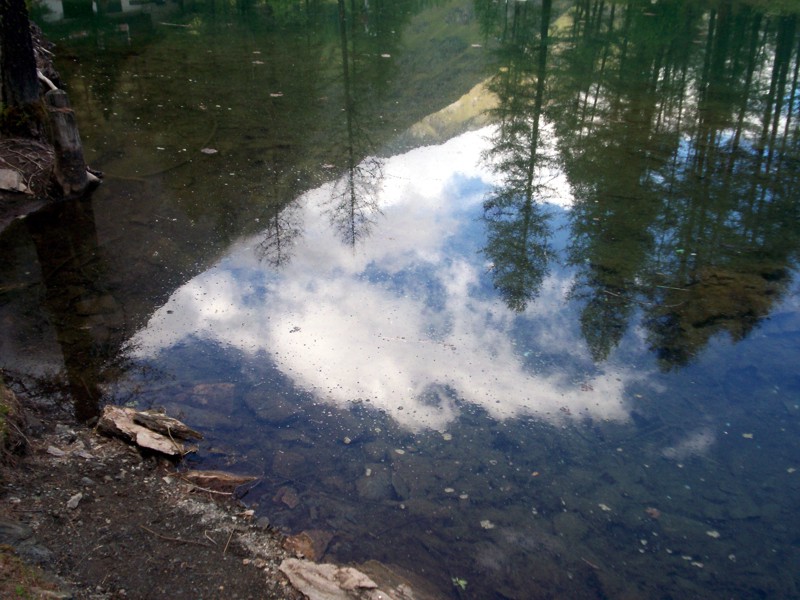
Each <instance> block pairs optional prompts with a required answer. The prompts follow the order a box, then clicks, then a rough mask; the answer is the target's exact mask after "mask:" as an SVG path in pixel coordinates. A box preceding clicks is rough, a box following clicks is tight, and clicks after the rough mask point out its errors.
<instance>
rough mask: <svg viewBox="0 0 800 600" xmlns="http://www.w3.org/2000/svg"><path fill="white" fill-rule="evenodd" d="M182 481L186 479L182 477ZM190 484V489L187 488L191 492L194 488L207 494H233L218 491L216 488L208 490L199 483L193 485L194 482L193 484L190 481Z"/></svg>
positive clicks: (231, 493)
mask: <svg viewBox="0 0 800 600" xmlns="http://www.w3.org/2000/svg"><path fill="white" fill-rule="evenodd" d="M184 481H186V480H185V479H184ZM190 485H191V486H192V489H191V490H189V491H191V492H193V491H195V490H200V491H201V492H208V493H209V494H219V495H220V496H232V495H233V492H218V491H217V490H210V489H208V488H204V487H201V486H199V485H195V484H193V483H191V482H190Z"/></svg>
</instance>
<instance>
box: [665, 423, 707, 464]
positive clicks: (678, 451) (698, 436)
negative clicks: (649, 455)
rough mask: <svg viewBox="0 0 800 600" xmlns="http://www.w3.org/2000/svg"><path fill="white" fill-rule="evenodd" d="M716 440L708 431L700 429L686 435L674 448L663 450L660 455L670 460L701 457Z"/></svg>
mask: <svg viewBox="0 0 800 600" xmlns="http://www.w3.org/2000/svg"><path fill="white" fill-rule="evenodd" d="M716 439H717V438H716V435H715V434H714V432H713V431H711V430H710V429H707V428H704V429H700V430H697V431H693V432H691V433H689V434H687V435H686V437H685V438H683V439H682V440H680V441H679V442H678V443H677V444H675V445H674V446H670V447H668V448H664V450H662V451H661V454H662V455H663V456H664V457H665V458H669V459H671V460H684V459H686V458H689V457H692V456H699V455H703V454H706V453H707V452H708V450H709V448H711V446H712V445H713V443H714V442H715V441H716Z"/></svg>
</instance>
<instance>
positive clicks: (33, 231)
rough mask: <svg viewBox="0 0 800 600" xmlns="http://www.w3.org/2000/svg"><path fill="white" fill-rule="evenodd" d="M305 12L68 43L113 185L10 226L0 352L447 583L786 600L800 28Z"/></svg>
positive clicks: (724, 13)
mask: <svg viewBox="0 0 800 600" xmlns="http://www.w3.org/2000/svg"><path fill="white" fill-rule="evenodd" d="M276 6H277V5H276ZM293 7H294V5H293V4H291V3H287V4H286V5H285V6H284V5H281V10H274V11H273V12H268V11H264V10H261V9H258V7H255V8H253V9H252V11H253V12H250V13H247V12H245V16H244V17H239V16H237V14H236V13H234V12H226V11H225V10H221V9H220V10H219V12H218V13H216V14H215V15H214V16H209V13H207V12H204V11H203V10H201V9H200V7H194V8H193V9H190V10H186V11H184V12H180V11H177V10H176V11H175V12H174V13H173V14H169V20H168V19H167V17H166V16H161V15H160V14H156V13H155V12H153V13H152V15H151V18H150V20H149V21H148V22H149V23H150V28H145V29H143V30H142V31H143V32H146V35H145V33H138V32H137V30H136V29H135V28H134V29H133V34H132V35H131V40H132V41H131V44H133V46H132V47H133V50H130V49H129V48H128V47H127V46H125V44H122V45H121V46H122V49H117V50H114V51H112V52H109V53H108V54H105V53H98V52H97V51H96V50H94V49H91V48H88V49H87V48H83V49H81V47H80V46H79V45H78V46H70V47H72V48H74V50H73V51H74V52H75V56H76V57H78V62H77V63H76V64H77V65H79V67H80V68H76V71H75V73H79V74H80V75H83V77H80V76H79V75H74V74H73V73H72V71H71V69H72V68H71V67H69V68H66V69H65V71H66V72H67V73H69V77H70V81H71V82H74V84H75V85H76V86H78V87H79V88H80V86H81V81H84V80H85V79H86V78H87V76H88V77H89V83H88V84H86V85H85V87H84V88H80V89H83V90H84V91H85V92H86V95H85V97H84V96H81V95H80V94H79V95H78V98H75V96H74V95H73V98H74V100H73V102H74V103H75V104H76V108H77V110H78V111H79V113H80V114H81V115H82V123H84V122H85V123H87V127H86V128H85V129H84V131H87V132H88V135H87V137H88V140H89V141H88V144H89V146H90V148H91V151H92V152H95V153H96V154H94V158H93V160H94V161H97V163H98V166H100V167H101V168H105V169H107V170H109V173H110V176H109V180H108V181H107V182H106V184H105V185H104V186H103V188H101V190H99V192H98V193H97V194H96V195H95V197H94V198H93V200H92V201H91V202H89V203H83V204H77V205H62V206H60V207H57V208H56V209H55V210H54V211H53V212H52V213H51V214H44V215H40V216H38V217H36V218H32V219H30V220H28V221H26V222H24V223H19V224H18V226H15V227H14V228H12V229H9V230H8V231H6V232H4V234H3V236H2V244H3V248H4V255H6V256H9V257H10V258H11V260H10V261H9V263H8V265H7V266H6V267H4V269H3V284H2V285H3V287H2V290H3V298H4V302H3V308H2V310H3V323H4V325H3V327H4V332H5V334H4V336H3V340H4V341H3V342H2V343H3V346H2V349H3V364H4V366H5V368H6V369H8V370H9V371H10V372H11V373H12V375H13V376H14V378H15V379H17V380H19V381H23V382H27V384H28V385H29V386H32V385H33V384H32V383H31V382H35V383H38V384H39V386H40V388H41V389H52V388H53V387H57V386H58V385H63V387H64V388H65V389H68V390H69V391H71V392H72V396H73V397H77V398H78V400H79V402H78V404H77V405H76V410H77V411H78V412H79V414H85V415H87V416H88V415H89V414H91V413H92V412H93V410H96V407H97V405H98V403H102V402H109V401H110V402H117V403H128V402H130V403H135V404H136V405H138V406H142V407H149V406H166V407H167V409H168V410H169V411H170V412H171V413H172V414H176V415H179V416H182V417H183V418H184V419H185V420H186V421H187V422H188V423H189V424H191V425H193V426H197V427H200V428H202V429H204V430H205V431H207V433H208V435H207V439H206V441H205V442H204V444H203V446H202V447H201V449H200V452H199V453H198V455H197V456H196V457H195V458H193V459H192V461H193V463H199V464H202V465H206V466H212V467H224V468H229V469H233V470H237V471H243V472H248V473H254V474H258V475H261V476H262V477H263V482H262V483H261V484H260V485H259V486H257V487H255V488H253V489H252V490H251V491H250V492H249V493H248V495H247V496H246V498H245V499H246V500H247V501H248V502H250V503H252V504H253V505H254V506H255V507H256V508H257V510H258V511H259V513H261V514H266V515H269V516H270V519H271V520H272V521H273V522H274V523H275V524H276V525H278V526H279V527H281V528H282V529H284V530H286V531H287V532H292V533H296V532H299V531H304V530H305V531H316V532H322V533H316V534H314V535H315V537H316V538H317V539H318V540H322V541H320V542H319V543H320V545H321V546H323V547H325V550H326V557H329V558H332V559H337V560H366V559H369V558H377V559H378V560H382V561H385V562H388V563H393V564H399V565H401V566H403V567H405V568H407V569H409V570H412V571H414V572H416V573H418V574H420V575H421V576H424V577H425V578H427V579H428V580H430V581H431V582H433V583H434V585H436V586H438V587H439V589H440V590H441V591H442V593H443V594H444V595H445V596H447V595H452V596H456V597H458V596H461V597H511V598H537V597H586V598H602V597H719V598H727V597H754V598H757V597H793V596H795V595H797V585H798V582H797V575H796V574H797V572H798V571H797V568H796V567H797V562H798V549H797V536H798V531H797V526H796V525H795V522H796V517H797V502H796V499H795V498H796V495H797V488H798V479H797V476H798V473H797V472H796V471H795V469H797V468H800V466H798V462H800V452H798V443H797V440H798V439H800V438H798V435H797V434H798V425H799V424H798V417H799V416H800V393H799V392H800V378H798V375H797V372H796V366H795V365H796V364H797V363H798V347H799V346H798V341H799V340H800V338H799V337H798V336H800V312H798V308H799V307H798V303H800V298H799V297H798V293H797V292H798V289H797V282H796V277H795V275H796V263H797V248H798V245H797V242H798V237H797V236H798V225H797V223H798V205H797V200H796V196H795V194H794V189H795V185H794V181H795V178H796V169H795V168H794V166H795V164H796V157H797V135H796V125H795V121H794V120H795V117H796V114H795V113H796V106H795V104H796V100H795V91H794V90H795V88H796V78H795V72H796V65H797V64H798V59H797V55H796V48H797V37H796V31H795V27H796V26H795V17H794V16H784V17H779V16H777V15H768V14H761V13H759V12H758V11H757V10H755V9H753V8H751V7H748V6H746V5H735V6H733V7H732V8H731V9H730V10H720V11H718V12H714V11H712V10H710V9H709V10H708V11H706V10H705V9H704V8H703V7H699V6H697V5H695V4H682V3H675V4H671V5H669V6H661V5H650V4H649V3H648V4H638V3H628V4H619V5H611V6H604V5H600V4H587V3H578V4H576V5H573V4H571V3H557V4H556V5H550V4H547V3H545V4H544V5H543V6H533V5H532V4H530V3H519V4H510V5H507V7H506V8H504V9H503V10H500V7H498V6H496V5H483V4H475V5H473V4H469V3H462V2H452V3H442V4H436V5H433V6H429V5H425V4H424V3H421V4H416V3H408V4H401V5H398V7H399V8H398V9H397V10H395V11H394V12H389V13H387V12H383V11H382V10H381V8H380V7H378V8H377V9H375V10H374V12H373V11H372V10H370V11H366V12H365V13H361V12H360V13H359V15H357V16H358V19H355V20H354V21H353V22H354V23H361V24H362V25H361V26H358V27H356V26H352V25H351V26H349V28H347V27H346V28H345V30H344V32H345V34H346V35H342V31H343V30H342V29H340V28H339V27H338V23H337V20H336V18H335V17H336V11H335V10H331V8H332V7H333V9H335V5H331V6H328V5H323V4H320V5H315V7H313V9H314V10H311V11H309V12H306V13H303V12H302V11H298V10H297V7H294V8H293ZM167 8H169V7H167ZM217 8H218V9H219V7H217ZM282 11H283V12H282ZM348 14H349V13H348ZM324 15H327V17H325V16H324ZM300 17H303V18H300ZM312 17H313V18H312ZM139 18H141V16H140V17H139ZM348 18H352V14H349V16H348ZM162 19H163V20H162ZM359 19H361V20H359ZM132 22H133V21H132ZM168 22H169V23H173V24H172V25H160V24H161V23H168ZM347 23H350V21H347ZM364 23H367V25H366V26H364V25H363V24H364ZM543 23H545V24H547V25H548V27H547V28H545V29H543V28H542V24H543ZM174 24H190V25H191V26H192V28H190V31H188V32H187V31H184V29H186V28H182V27H174ZM65 27H66V26H65ZM111 30H112V31H119V28H116V29H114V28H113V27H112V28H111ZM232 32H234V33H232ZM105 35H106V37H105V38H104V39H105V40H106V43H108V40H109V39H112V38H110V37H108V34H107V33H106V34H105ZM78 39H83V38H78ZM90 39H99V38H90ZM737 39H738V40H746V43H739V44H736V43H734V40H737ZM137 40H140V42H137ZM231 40H236V43H231ZM126 43H127V42H126ZM137 43H141V45H136V44H137ZM343 48H344V50H343ZM434 50H435V51H434ZM256 52H257V53H258V54H255V53H256ZM209 54H211V55H213V60H210V59H209V57H208V55H209ZM68 56H70V55H69V54H68ZM101 56H102V57H105V58H103V59H102V60H107V61H109V62H110V63H112V64H114V65H115V69H114V70H113V71H111V70H109V67H108V65H104V64H103V65H99V64H97V63H96V62H94V61H97V60H101V59H100V57H101ZM109 57H110V58H109ZM176 57H181V59H180V61H178V60H177V59H176ZM312 57H313V60H312ZM320 57H326V58H325V59H324V60H322V59H320ZM258 62H260V63H262V64H257V63H258ZM299 64H302V65H303V67H302V69H301V70H302V73H300V72H299V70H298V65H299ZM176 65H177V66H176ZM234 65H236V67H234ZM261 67H269V76H268V77H267V78H266V81H267V84H264V81H265V80H262V79H261V78H260V76H261V74H259V72H258V71H255V70H254V69H259V68H261ZM84 69H85V71H84ZM187 69H188V70H187ZM111 72H113V73H114V75H113V76H111V75H109V79H110V83H108V84H106V83H104V84H103V85H102V86H101V85H100V82H102V81H105V80H104V79H103V77H101V76H100V74H101V73H111ZM92 78H94V79H92ZM434 80H435V81H436V82H437V85H436V86H435V87H432V86H431V81H434ZM478 84H480V85H478ZM106 85H107V86H108V87H107V88H105V87H104V86H106ZM98 86H100V87H104V89H106V91H105V92H104V94H105V95H99V94H98V93H97V87H98ZM476 86H477V87H476ZM157 94H158V95H157ZM462 96H463V98H461V100H458V99H459V98H460V97H462ZM154 97H155V98H158V100H155V101H154V100H153V98H154ZM102 98H106V99H107V101H108V102H110V103H111V108H110V109H109V106H108V105H107V104H106V101H103V102H99V101H98V99H102ZM456 100H458V102H456V103H455V104H453V102H454V101H456ZM95 102H96V103H97V104H96V105H95V104H94V103H95ZM154 102H155V104H154ZM278 102H280V103H282V104H279V105H276V104H270V103H278ZM154 107H155V108H160V109H161V110H153V109H154ZM106 109H108V110H106ZM112 111H113V113H112V114H109V113H110V112H112ZM265 111H266V114H267V116H268V118H264V114H265ZM117 136H118V137H119V139H126V140H127V143H126V144H120V142H119V140H117V141H115V138H116V137H117ZM203 147H211V148H214V149H216V150H218V153H217V154H213V155H212V154H202V153H201V152H200V149H201V148H203ZM325 543H327V546H325ZM454 579H455V580H465V581H466V582H467V583H466V589H461V587H460V586H458V585H456V584H454Z"/></svg>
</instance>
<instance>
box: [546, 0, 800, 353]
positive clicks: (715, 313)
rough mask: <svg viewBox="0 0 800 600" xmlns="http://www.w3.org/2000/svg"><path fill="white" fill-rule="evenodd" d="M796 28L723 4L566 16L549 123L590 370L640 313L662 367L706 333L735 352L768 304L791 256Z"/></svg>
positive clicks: (631, 7)
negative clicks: (567, 189) (567, 202)
mask: <svg viewBox="0 0 800 600" xmlns="http://www.w3.org/2000/svg"><path fill="white" fill-rule="evenodd" d="M796 18H797V15H784V16H782V17H767V16H766V15H764V14H762V13H760V12H759V11H758V10H756V9H754V8H752V7H748V6H747V5H745V4H743V3H735V2H734V3H725V4H722V5H711V4H710V3H709V5H708V6H701V5H698V4H696V3H689V2H683V3H680V2H678V3H672V4H657V5H652V6H650V7H648V8H647V11H646V12H644V11H642V9H641V5H639V4H637V3H633V2H631V3H627V4H625V5H617V7H616V13H615V11H614V7H613V6H612V7H611V8H609V7H608V5H604V4H603V3H602V2H596V3H592V2H584V3H580V4H579V5H578V8H577V9H576V10H575V11H574V13H573V22H572V28H571V32H570V33H571V38H570V39H569V40H567V41H566V42H565V44H564V45H563V46H562V47H561V49H560V51H559V54H558V57H557V60H558V61H559V65H558V67H559V68H557V69H554V70H553V72H554V73H555V81H554V82H553V89H554V93H553V94H552V104H551V108H550V113H549V116H551V118H552V119H553V122H554V123H555V126H556V131H557V133H558V137H559V144H560V145H559V155H560V156H561V157H563V158H564V165H565V170H566V173H567V176H568V178H569V180H570V183H571V187H572V189H573V192H574V196H575V203H574V206H573V210H572V213H571V226H572V233H573V236H572V243H571V246H570V248H569V261H570V263H571V264H573V265H575V266H576V267H577V268H578V272H577V277H576V283H575V287H574V288H573V298H578V299H581V300H583V301H585V305H584V308H583V313H582V316H581V325H582V329H583V333H584V336H585V338H586V339H587V342H588V344H589V346H590V348H591V350H592V353H593V356H594V358H595V359H596V360H603V359H605V358H606V357H607V356H608V354H609V352H610V351H611V350H612V349H613V348H614V347H615V346H616V345H617V343H618V342H619V340H620V338H621V337H622V335H623V334H624V332H625V331H626V330H627V328H628V324H629V321H630V320H631V319H632V318H633V317H634V315H637V314H639V309H640V307H641V308H643V313H644V323H645V326H646V329H647V336H648V342H649V344H650V346H651V348H652V349H653V351H655V352H656V354H657V355H658V356H659V358H660V359H661V361H662V365H663V366H664V367H665V368H669V367H671V366H677V365H683V364H686V363H687V362H689V361H690V360H691V359H692V357H694V356H695V355H696V354H697V353H698V352H699V351H700V350H701V349H702V348H703V347H704V346H705V345H706V343H707V342H708V340H709V339H710V337H711V336H713V335H714V334H715V333H717V332H720V331H726V332H728V333H729V334H730V335H731V337H733V339H741V338H742V337H743V336H745V335H747V333H748V332H749V331H750V330H751V329H752V327H753V325H755V323H757V322H758V320H759V319H761V318H762V317H763V316H764V315H766V314H767V313H768V312H769V310H770V308H771V307H772V306H774V303H775V301H776V300H777V299H778V298H780V297H781V295H782V294H783V290H785V288H786V284H787V282H788V272H789V270H788V266H789V265H790V264H791V262H792V260H795V259H796V255H797V248H798V234H797V232H796V231H794V230H796V227H792V226H790V225H787V223H789V222H791V223H794V222H796V219H797V213H798V206H797V202H796V200H795V197H794V196H793V194H792V193H791V192H790V191H789V190H790V189H792V186H794V185H796V179H797V172H796V169H795V168H793V167H791V166H790V165H791V164H792V162H793V161H796V158H797V155H798V144H797V141H798V140H797V136H796V133H797V125H796V119H795V118H794V114H793V113H794V112H795V110H796V107H795V98H796V85H797V78H796V76H795V73H797V70H798V65H797V44H798V40H797V38H798V35H797V31H796V29H797V28H796V25H795V21H796ZM793 257H794V258H793Z"/></svg>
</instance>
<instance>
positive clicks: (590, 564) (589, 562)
mask: <svg viewBox="0 0 800 600" xmlns="http://www.w3.org/2000/svg"><path fill="white" fill-rule="evenodd" d="M581 560H582V561H583V562H585V563H586V564H587V565H589V566H590V567H592V568H593V569H594V570H595V571H599V570H600V567H598V566H597V565H596V564H594V563H593V562H592V561H590V560H586V559H585V558H583V557H582V556H581Z"/></svg>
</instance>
